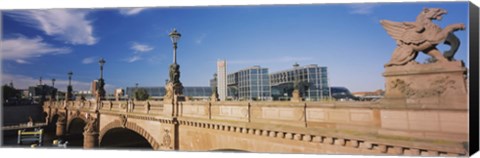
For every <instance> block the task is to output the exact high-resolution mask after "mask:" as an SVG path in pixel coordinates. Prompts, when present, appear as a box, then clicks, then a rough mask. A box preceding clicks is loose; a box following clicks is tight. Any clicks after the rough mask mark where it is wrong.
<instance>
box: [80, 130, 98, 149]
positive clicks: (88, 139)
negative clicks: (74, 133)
mask: <svg viewBox="0 0 480 158" xmlns="http://www.w3.org/2000/svg"><path fill="white" fill-rule="evenodd" d="M97 145H98V133H96V132H93V133H91V132H83V148H84V149H91V148H94V147H97Z"/></svg>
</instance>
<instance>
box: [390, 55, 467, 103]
mask: <svg viewBox="0 0 480 158" xmlns="http://www.w3.org/2000/svg"><path fill="white" fill-rule="evenodd" d="M466 72H467V69H466V68H465V67H464V65H463V63H462V62H461V61H452V62H443V63H438V62H437V63H431V64H413V65H405V66H392V67H387V68H385V72H384V73H383V76H384V77H385V89H386V91H385V97H384V99H383V100H382V104H384V105H387V106H407V107H421V108H440V109H467V108H468V100H467V94H468V93H467V85H466V76H465V74H466Z"/></svg>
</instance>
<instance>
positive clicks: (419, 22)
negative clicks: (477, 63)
mask: <svg viewBox="0 0 480 158" xmlns="http://www.w3.org/2000/svg"><path fill="white" fill-rule="evenodd" d="M446 13H447V11H446V10H444V9H440V8H424V9H423V11H422V12H421V13H420V14H419V15H418V16H417V19H416V21H415V22H393V21H389V20H381V21H380V23H381V24H382V26H383V28H384V29H385V30H386V31H387V33H388V34H389V35H390V36H392V38H393V39H395V40H396V41H397V48H395V51H394V52H393V55H392V58H391V59H390V62H388V63H387V64H385V67H390V66H401V65H406V64H416V62H415V58H416V57H417V54H418V52H420V51H422V52H424V53H426V54H428V55H430V56H431V57H432V58H435V60H436V61H438V62H447V61H449V60H452V59H453V55H454V54H455V52H456V51H457V49H458V47H459V44H460V42H459V40H458V38H457V37H456V36H455V34H453V32H454V31H457V30H463V29H465V25H464V24H452V25H448V26H447V27H446V28H445V29H443V30H442V28H440V27H439V26H437V25H436V24H435V23H433V22H432V20H441V19H442V15H444V14H446ZM442 41H445V44H448V45H451V49H450V50H449V51H446V52H445V54H444V55H442V54H441V53H440V51H439V50H438V49H437V48H436V46H437V45H438V44H439V43H441V42H442Z"/></svg>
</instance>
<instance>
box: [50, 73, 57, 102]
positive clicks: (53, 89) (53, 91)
mask: <svg viewBox="0 0 480 158" xmlns="http://www.w3.org/2000/svg"><path fill="white" fill-rule="evenodd" d="M51 93H52V94H50V95H51V99H52V100H55V98H56V96H57V90H56V89H55V78H52V91H51Z"/></svg>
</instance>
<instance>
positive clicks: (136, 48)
mask: <svg viewBox="0 0 480 158" xmlns="http://www.w3.org/2000/svg"><path fill="white" fill-rule="evenodd" d="M130 49H132V50H134V51H135V53H138V52H140V53H142V52H149V51H151V50H153V47H152V46H149V45H146V44H140V43H136V42H133V44H132V46H131V47H130Z"/></svg>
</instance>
